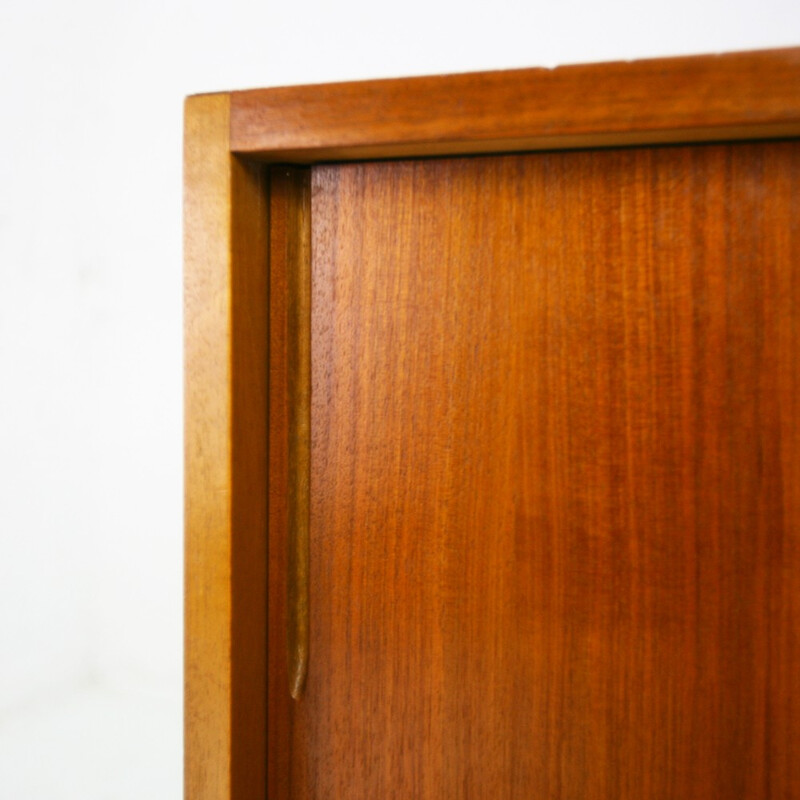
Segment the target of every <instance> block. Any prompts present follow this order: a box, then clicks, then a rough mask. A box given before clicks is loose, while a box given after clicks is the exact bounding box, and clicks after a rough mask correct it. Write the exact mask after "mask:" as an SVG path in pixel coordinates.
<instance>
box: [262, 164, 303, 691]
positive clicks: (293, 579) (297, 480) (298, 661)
mask: <svg viewBox="0 0 800 800" xmlns="http://www.w3.org/2000/svg"><path fill="white" fill-rule="evenodd" d="M271 187H272V218H273V221H274V238H273V248H275V249H276V250H277V249H278V248H280V251H281V252H274V253H273V258H272V263H273V265H274V271H275V272H277V271H278V270H281V269H282V270H284V271H285V284H286V298H285V301H286V327H285V331H284V332H283V333H284V335H285V338H286V345H285V346H286V350H287V364H286V373H287V374H286V387H287V399H288V414H287V416H288V423H289V424H288V462H289V463H288V498H287V500H288V514H287V517H288V519H287V528H288V547H289V551H288V580H287V592H288V594H287V601H288V636H287V645H288V669H289V692H290V694H291V695H292V697H293V698H294V699H295V700H297V699H298V698H299V697H300V695H301V694H302V691H303V685H304V684H305V679H306V673H307V671H308V656H309V653H308V638H309V630H308V626H309V608H308V595H309V586H308V580H309V573H308V569H309V502H310V495H309V492H310V486H309V479H310V472H311V173H310V170H308V169H302V168H301V169H297V168H292V167H275V168H273V170H272V173H271Z"/></svg>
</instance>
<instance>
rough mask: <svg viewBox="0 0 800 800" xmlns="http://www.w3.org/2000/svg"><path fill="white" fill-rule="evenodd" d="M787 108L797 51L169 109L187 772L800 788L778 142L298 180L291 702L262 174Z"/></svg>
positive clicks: (372, 780)
mask: <svg viewBox="0 0 800 800" xmlns="http://www.w3.org/2000/svg"><path fill="white" fill-rule="evenodd" d="M798 121H800V49H794V50H784V51H772V52H763V53H740V54H733V55H727V56H721V57H717V56H712V57H697V58H689V59H686V58H680V59H659V60H654V61H645V62H635V63H632V64H597V65H588V66H581V67H567V68H559V69H557V70H513V71H507V72H499V73H485V74H480V75H460V76H446V77H434V78H414V79H409V80H399V81H371V82H364V83H356V84H349V85H334V86H321V87H293V88H289V89H269V90H258V91H252V92H242V93H239V92H237V93H232V94H230V95H228V94H224V95H213V96H203V97H196V98H190V99H189V101H188V102H187V108H186V139H185V152H186V159H185V167H186V169H185V185H186V213H185V225H186V228H185V230H186V238H185V261H186V531H187V533H186V797H187V798H191V800H211V798H213V799H214V800H261V798H264V797H265V796H269V797H270V798H277V799H280V798H284V799H285V798H289V797H292V798H295V797H296V798H302V797H332V798H339V797H348V798H349V797H353V798H357V797H370V798H373V797H420V798H427V797H431V798H440V797H448V798H450V797H452V798H462V797H463V798H468V797H513V798H518V797H527V796H536V797H552V798H556V799H557V800H563V799H564V798H573V797H581V798H598V799H599V798H603V800H607V799H608V800H610V799H611V798H613V799H614V800H616V798H656V797H658V798H661V797H663V798H681V800H683V798H685V797H691V798H708V797H711V798H716V797H719V798H731V797H736V798H740V797H742V798H777V797H781V798H794V797H800V778H798V766H797V759H795V758H793V755H794V744H793V743H794V742H796V741H797V740H798V737H799V736H800V731H798V725H799V724H800V723H798V719H800V708H798V705H799V701H798V699H797V698H798V697H800V691H799V690H800V686H799V685H798V677H797V676H798V674H800V664H799V663H798V662H799V661H800V655H799V654H798V648H799V647H800V643H799V642H798V628H797V620H798V618H800V585H798V582H799V581H800V579H799V578H798V575H800V571H799V570H798V567H800V564H798V559H800V548H799V547H798V540H797V537H798V533H797V532H798V530H800V526H798V514H800V502H798V501H799V500H800V498H798V491H800V489H798V487H799V486H800V482H798V477H800V476H798V459H797V456H796V454H797V453H798V452H800V447H798V445H800V442H799V441H798V426H797V423H795V419H797V417H798V408H797V404H798V400H797V397H798V386H797V381H798V379H797V377H796V376H797V372H798V371H797V356H798V352H797V351H798V335H800V334H799V333H798V325H799V324H800V323H798V322H797V301H798V291H799V288H798V277H797V270H798V267H797V264H798V263H800V261H798V256H799V255H800V253H798V242H797V237H798V233H797V224H796V219H797V209H798V156H797V147H798V145H797V143H794V144H792V143H789V142H775V143H769V144H767V143H764V144H760V145H753V144H739V145H733V146H707V145H703V146H699V147H673V148H666V149H664V148H662V149H630V150H616V151H613V150H610V151H606V152H583V153H581V152H573V153H563V152H562V153H558V154H541V155H527V156H513V157H512V156H508V157H502V158H496V159H495V158H488V157H487V158H477V159H465V160H453V161H427V162H419V163H414V162H395V163H384V164H372V165H368V164H364V165H340V166H338V167H335V166H321V167H315V168H314V169H315V170H316V173H315V177H314V186H313V189H314V201H313V205H314V217H315V218H314V221H313V229H314V232H313V243H314V253H315V254H314V270H315V284H314V294H313V306H314V310H313V317H314V330H313V346H314V356H313V359H314V363H313V389H314V412H313V413H314V424H313V428H312V437H313V440H312V456H313V474H312V484H311V492H312V498H313V506H312V509H311V511H312V527H311V534H312V541H311V545H312V553H311V562H310V566H311V577H312V594H311V597H310V603H311V605H310V609H311V630H310V635H311V643H310V644H311V648H310V653H309V655H310V667H311V670H310V673H309V680H308V687H307V689H308V691H307V694H306V695H305V696H303V697H302V698H301V699H300V701H299V702H298V703H294V702H293V701H292V700H291V699H290V695H289V691H288V690H287V686H288V685H289V674H288V669H287V666H288V663H287V657H286V646H287V625H288V621H289V614H288V609H287V594H288V586H287V576H288V572H289V567H288V564H289V552H288V549H287V536H288V500H289V497H290V488H291V482H290V480H289V475H290V467H289V449H290V448H289V442H290V434H291V431H292V429H293V424H292V422H291V415H290V409H291V406H292V402H291V393H292V390H291V388H290V376H291V373H292V369H293V367H292V363H291V362H292V360H293V356H292V348H291V346H290V345H291V338H292V337H291V336H290V335H289V328H288V324H289V322H288V321H289V319H290V316H291V309H290V308H289V306H290V304H291V302H292V301H291V300H290V296H291V290H290V287H289V283H288V277H289V273H288V267H289V264H290V262H291V260H292V259H291V257H290V255H291V252H292V248H296V247H297V244H298V242H297V239H296V237H297V235H298V231H300V230H302V229H303V226H301V225H298V221H299V219H300V218H301V217H302V213H301V212H302V210H303V207H304V206H305V204H306V201H305V200H302V202H300V203H299V204H298V199H299V198H300V197H301V196H302V192H300V193H298V191H297V189H298V186H300V185H302V180H298V176H299V175H300V173H299V172H293V173H292V174H293V175H294V177H293V178H291V179H290V180H288V181H284V180H281V179H280V177H278V176H277V173H274V174H273V177H272V179H271V189H270V187H269V186H268V184H269V183H270V181H269V180H268V179H267V177H266V173H265V172H264V171H263V170H262V168H261V167H259V166H258V164H257V163H256V161H273V162H274V161H278V162H286V161H297V162H312V163H316V162H325V161H326V160H330V159H333V158H337V159H344V160H347V159H364V158H368V157H373V156H374V157H380V158H399V157H402V156H407V155H436V154H453V153H462V152H470V153H472V152H474V153H487V154H488V153H493V152H509V151H515V150H520V149H541V148H547V149H557V150H564V149H567V148H575V147H607V146H609V145H615V144H645V143H674V142H680V141H705V140H709V139H716V140H721V139H725V138H728V139H741V138H749V139H765V138H766V139H769V138H775V137H778V136H784V137H786V136H797V135H798V134H800V125H799V124H798ZM236 153H239V154H240V155H241V158H240V156H237V155H234V154H236ZM268 276H269V280H268ZM268 283H269V287H268V285H267V284H268ZM267 308H269V314H268V313H267ZM268 317H269V319H268ZM268 378H269V380H268ZM267 400H269V402H267ZM267 406H269V408H267ZM267 419H268V422H269V424H268V426H267ZM267 486H268V491H265V487H267ZM267 506H268V513H267ZM267 540H268V542H267ZM267 548H268V550H269V552H268V553H267ZM267 572H268V573H269V574H268V575H267ZM267 579H268V580H267ZM267 583H268V584H269V587H268V588H269V592H268V598H269V599H268V603H269V614H268V615H267V613H266V608H267V599H266V598H267ZM265 642H268V646H267V647H265ZM265 674H266V677H265ZM267 704H268V706H267ZM265 753H266V758H265V757H264V754H265Z"/></svg>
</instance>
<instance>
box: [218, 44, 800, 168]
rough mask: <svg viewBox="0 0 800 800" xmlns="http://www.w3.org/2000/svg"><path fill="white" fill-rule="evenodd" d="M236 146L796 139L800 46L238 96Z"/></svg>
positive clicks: (292, 149) (325, 152) (293, 149)
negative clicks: (794, 137)
mask: <svg viewBox="0 0 800 800" xmlns="http://www.w3.org/2000/svg"><path fill="white" fill-rule="evenodd" d="M231 103H232V108H231V147H232V149H233V150H234V151H236V152H241V153H247V154H250V155H252V156H257V157H259V158H263V159H266V160H271V161H281V162H285V161H295V162H318V161H325V160H352V159H365V158H398V157H405V156H413V155H417V156H419V155H426V156H430V155H444V154H455V153H469V152H501V151H505V152H508V151H521V150H540V149H556V148H558V149H563V148H575V147H599V146H609V145H630V144H647V143H668V142H681V141H705V140H717V141H719V140H723V139H753V138H765V137H776V136H793V135H797V134H800V48H795V49H786V50H770V51H763V52H746V53H732V54H726V55H721V56H693V57H682V58H660V59H650V60H643V61H634V62H617V63H608V64H587V65H580V66H569V67H559V68H557V69H554V70H546V69H524V70H507V71H499V72H483V73H474V74H464V75H449V76H435V77H424V78H407V79H394V80H379V81H362V82H355V83H338V84H327V85H320V86H295V87H286V88H276V89H256V90H250V91H244V92H234V93H233V94H232V99H231Z"/></svg>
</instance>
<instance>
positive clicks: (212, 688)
mask: <svg viewBox="0 0 800 800" xmlns="http://www.w3.org/2000/svg"><path fill="white" fill-rule="evenodd" d="M229 116H230V115H229V98H228V96H227V95H211V96H204V97H195V98H190V99H189V100H188V101H187V106H186V138H185V166H184V169H185V173H184V180H185V206H184V208H185V242H184V254H185V331H186V342H185V347H186V350H185V354H186V364H185V370H186V372H185V376H186V384H185V409H186V423H185V424H186V430H185V442H186V444H185V448H186V450H185V458H186V465H185V469H186V479H185V480H186V485H185V497H186V522H185V524H186V562H185V563H186V584H185V588H186V596H185V623H186V627H185V737H186V738H185V770H186V773H185V794H186V797H188V798H192V800H211V799H212V798H213V800H223V798H224V799H225V800H227V799H228V798H242V799H243V798H248V799H249V798H263V797H264V796H265V786H266V775H265V770H266V767H265V753H266V690H265V680H264V673H265V664H266V653H265V648H266V359H267V352H266V348H267V345H266V305H267V298H266V235H267V217H266V213H267V210H266V201H265V197H264V187H263V184H262V181H261V176H260V171H259V170H258V169H257V168H254V167H252V166H248V165H245V164H242V163H239V162H237V161H235V160H234V159H232V158H231V155H230V151H229V146H228V143H229V137H228V130H229Z"/></svg>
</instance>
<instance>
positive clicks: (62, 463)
mask: <svg viewBox="0 0 800 800" xmlns="http://www.w3.org/2000/svg"><path fill="white" fill-rule="evenodd" d="M792 44H800V3H798V2H797V0H760V2H758V3H756V2H755V0H725V2H723V1H722V0H700V1H699V2H698V1H697V0H670V2H666V0H659V1H658V2H655V1H654V0H640V1H639V2H635V3H634V2H625V1H623V0H606V2H603V3H600V2H590V1H589V0H548V1H547V2H541V1H539V2H527V3H521V2H509V1H508V0H494V2H492V3H489V2H481V3H477V2H469V1H467V2H464V0H458V1H456V0H449V1H445V0H406V1H405V2H403V3H383V4H382V3H380V2H376V0H343V2H340V3H336V4H334V3H324V2H322V1H321V0H297V1H296V2H294V3H292V2H282V3H280V4H274V5H270V4H266V3H261V4H257V3H245V2H241V0H232V1H231V0H229V2H227V3H221V2H219V3H212V2H209V1H208V0H196V1H195V2H191V3H190V2H187V0H159V1H158V2H155V1H154V0H136V2H125V3H123V2H121V0H106V1H105V2H99V1H97V0H95V1H94V2H92V0H70V2H66V0H0V798H13V800H32V799H33V798H42V799H43V800H44V799H46V800H54V798H81V800H95V799H96V800H100V798H103V799H104V800H105V799H107V798H136V799H137V800H144V799H145V798H147V800H159V799H160V798H178V797H180V794H181V784H182V778H181V769H182V767H181V759H182V755H181V647H182V630H181V624H182V620H181V615H182V607H181V598H182V473H181V463H182V453H181V447H182V444H181V435H182V419H181V402H182V400H181V386H182V378H181V369H182V365H181V349H182V340H181V249H180V248H181V245H180V242H181V124H182V120H181V115H182V101H183V97H184V95H186V94H190V93H194V92H205V91H213V90H225V89H236V88H246V87H252V86H269V85H280V84H291V83H306V82H324V81H332V80H345V79H358V78H367V77H389V76H402V75H412V74H424V73H441V72H459V71H467V70H479V69H493V68H503V67H517V66H555V65H557V64H564V63H576V62H585V61H601V60H613V59H630V58H639V57H646V56H657V55H678V54H686V53H705V52H720V51H730V50H741V49H753V48H764V47H778V46H785V45H792Z"/></svg>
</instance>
